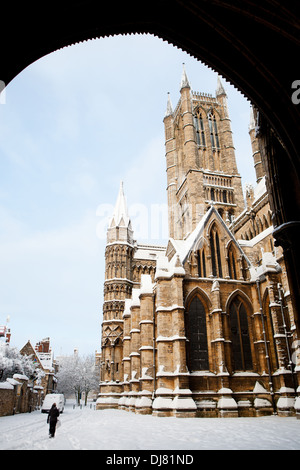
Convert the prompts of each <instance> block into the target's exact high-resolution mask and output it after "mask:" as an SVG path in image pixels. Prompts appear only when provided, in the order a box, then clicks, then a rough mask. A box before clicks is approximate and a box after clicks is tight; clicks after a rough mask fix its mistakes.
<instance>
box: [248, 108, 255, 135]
mask: <svg viewBox="0 0 300 470" xmlns="http://www.w3.org/2000/svg"><path fill="white" fill-rule="evenodd" d="M253 129H255V118H254V112H253V106H251V108H250V122H249V132H250V131H252V130H253Z"/></svg>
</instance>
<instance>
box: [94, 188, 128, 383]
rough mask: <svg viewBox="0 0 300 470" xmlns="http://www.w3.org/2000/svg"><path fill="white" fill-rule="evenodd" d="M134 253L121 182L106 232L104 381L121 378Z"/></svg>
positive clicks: (103, 333)
mask: <svg viewBox="0 0 300 470" xmlns="http://www.w3.org/2000/svg"><path fill="white" fill-rule="evenodd" d="M132 253H133V231H132V227H131V221H130V218H129V216H128V211H127V205H126V200H125V196H124V191H123V183H122V182H121V185H120V190H119V194H118V198H117V202H116V205H115V209H114V213H113V216H112V218H111V220H110V222H109V226H108V229H107V245H106V250H105V282H104V304H103V324H102V346H103V351H104V352H103V361H104V362H105V364H106V366H105V369H104V370H105V372H104V375H105V377H102V380H109V381H114V380H119V379H120V377H121V376H122V371H121V369H122V339H123V338H122V335H123V318H122V315H123V311H124V305H125V299H126V298H129V297H130V296H131V290H132V281H131V263H132Z"/></svg>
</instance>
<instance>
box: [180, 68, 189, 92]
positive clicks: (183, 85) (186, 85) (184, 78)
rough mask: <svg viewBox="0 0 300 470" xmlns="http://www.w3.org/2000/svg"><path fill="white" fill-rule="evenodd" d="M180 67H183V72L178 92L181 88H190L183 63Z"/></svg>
mask: <svg viewBox="0 0 300 470" xmlns="http://www.w3.org/2000/svg"><path fill="white" fill-rule="evenodd" d="M182 65H183V70H182V76H181V83H180V90H182V88H191V87H190V83H189V80H188V78H187V74H186V71H185V64H184V63H183V64H182Z"/></svg>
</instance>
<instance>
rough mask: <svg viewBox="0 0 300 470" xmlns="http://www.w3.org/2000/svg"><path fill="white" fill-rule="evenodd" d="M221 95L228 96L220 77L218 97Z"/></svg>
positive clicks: (217, 90)
mask: <svg viewBox="0 0 300 470" xmlns="http://www.w3.org/2000/svg"><path fill="white" fill-rule="evenodd" d="M220 95H225V96H226V91H225V89H224V87H223V84H222V82H221V77H220V75H218V80H217V89H216V96H220Z"/></svg>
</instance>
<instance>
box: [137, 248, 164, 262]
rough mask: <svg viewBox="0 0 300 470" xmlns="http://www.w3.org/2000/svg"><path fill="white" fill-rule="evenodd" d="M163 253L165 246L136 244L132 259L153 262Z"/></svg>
mask: <svg viewBox="0 0 300 470" xmlns="http://www.w3.org/2000/svg"><path fill="white" fill-rule="evenodd" d="M165 251H166V247H165V246H158V245H139V244H138V245H137V248H136V250H135V253H134V259H142V260H154V261H155V260H156V259H157V258H158V257H159V256H160V255H161V254H162V253H164V252H165Z"/></svg>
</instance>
